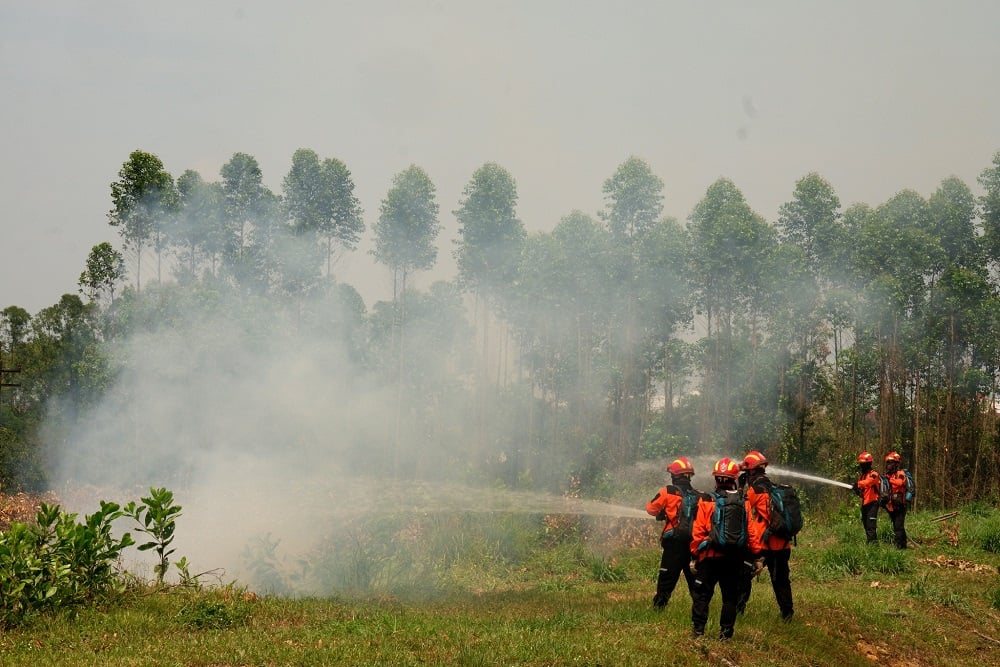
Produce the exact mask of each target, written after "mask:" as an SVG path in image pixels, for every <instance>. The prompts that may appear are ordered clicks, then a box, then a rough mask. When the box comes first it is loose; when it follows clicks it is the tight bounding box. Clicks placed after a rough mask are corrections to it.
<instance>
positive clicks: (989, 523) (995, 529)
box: [975, 514, 1000, 554]
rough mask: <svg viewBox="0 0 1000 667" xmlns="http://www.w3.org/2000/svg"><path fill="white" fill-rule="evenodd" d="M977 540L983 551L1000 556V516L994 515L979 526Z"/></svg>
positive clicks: (976, 533) (976, 530)
mask: <svg viewBox="0 0 1000 667" xmlns="http://www.w3.org/2000/svg"><path fill="white" fill-rule="evenodd" d="M975 540H976V543H977V544H978V545H979V547H980V548H981V549H982V550H983V551H988V552H990V553H994V554H1000V516H996V515H995V514H994V515H993V516H992V517H990V518H989V519H987V520H986V521H982V522H980V523H979V524H977V526H976V529H975Z"/></svg>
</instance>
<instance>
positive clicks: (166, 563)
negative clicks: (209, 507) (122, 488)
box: [124, 488, 181, 584]
mask: <svg viewBox="0 0 1000 667" xmlns="http://www.w3.org/2000/svg"><path fill="white" fill-rule="evenodd" d="M142 502H143V504H142V505H139V506H136V504H135V503H134V502H131V503H129V504H128V505H126V506H125V508H124V512H125V514H127V515H128V516H131V517H132V518H133V519H135V520H136V521H137V522H138V523H139V525H140V527H139V528H137V529H136V530H137V531H138V532H140V533H145V534H147V535H149V536H150V537H151V538H152V539H151V540H149V541H148V542H143V543H142V544H140V545H139V547H138V549H139V551H149V550H150V549H155V550H156V556H157V558H158V560H159V562H158V563H157V564H156V565H155V566H154V567H153V572H155V573H156V581H157V583H160V584H162V583H163V578H164V577H165V576H166V574H167V570H168V569H169V568H170V554H172V553H173V552H174V549H171V548H170V544H171V543H172V542H173V541H174V530H175V529H176V528H177V517H179V516H180V515H181V508H180V506H179V505H174V504H173V502H174V494H173V492H172V491H168V490H167V489H162V488H161V489H156V488H150V489H149V496H147V497H145V498H143V499H142Z"/></svg>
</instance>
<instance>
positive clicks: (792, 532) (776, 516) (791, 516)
mask: <svg viewBox="0 0 1000 667" xmlns="http://www.w3.org/2000/svg"><path fill="white" fill-rule="evenodd" d="M770 496H771V499H770V501H769V502H770V512H769V514H770V519H769V522H768V526H767V534H768V535H776V536H777V537H781V538H784V539H786V540H791V539H793V538H794V537H795V536H796V535H798V534H799V531H800V530H802V505H801V503H800V502H799V494H798V492H796V490H795V487H793V486H789V485H787V484H775V485H773V486H772V487H771V491H770Z"/></svg>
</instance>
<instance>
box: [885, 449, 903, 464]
mask: <svg viewBox="0 0 1000 667" xmlns="http://www.w3.org/2000/svg"><path fill="white" fill-rule="evenodd" d="M902 460H903V459H902V458H901V457H900V456H899V454H898V453H897V452H889V453H888V454H886V455H885V462H886V463H888V462H889V461H902Z"/></svg>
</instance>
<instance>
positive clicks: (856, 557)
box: [807, 543, 913, 581]
mask: <svg viewBox="0 0 1000 667" xmlns="http://www.w3.org/2000/svg"><path fill="white" fill-rule="evenodd" d="M807 567H808V568H809V569H810V570H811V571H812V573H813V576H815V577H816V578H817V579H819V580H821V581H824V580H830V579H836V578H840V577H847V576H861V575H865V574H878V575H895V574H902V573H905V572H909V571H911V570H912V569H913V560H912V558H911V557H909V556H908V555H907V554H906V552H905V551H902V550H899V549H895V548H893V547H889V546H883V545H879V544H871V545H868V544H861V543H848V544H836V545H834V546H831V547H830V548H828V549H825V550H823V551H822V552H820V554H819V556H818V558H816V559H815V560H814V561H811V562H810V563H809V564H808V565H807Z"/></svg>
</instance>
